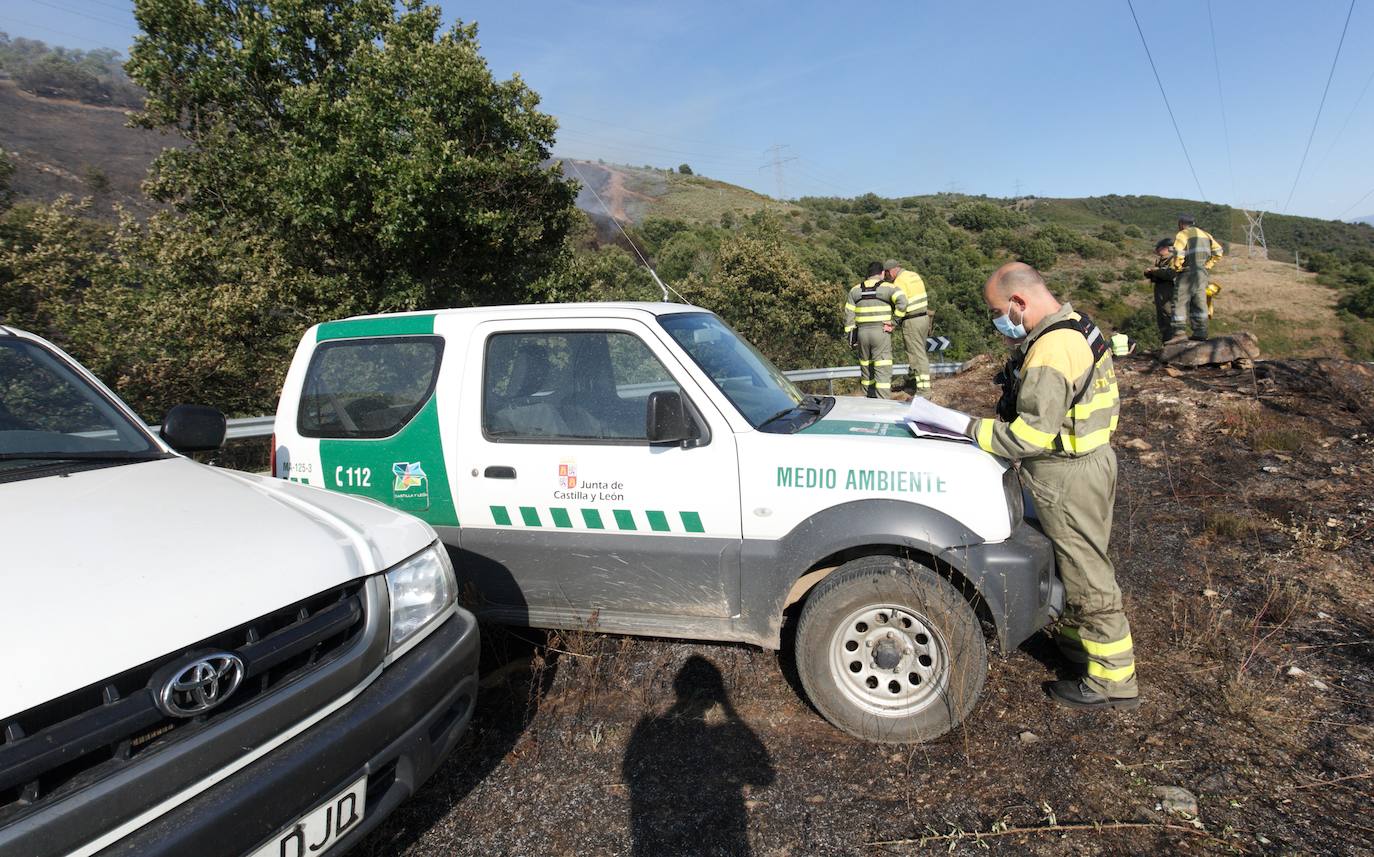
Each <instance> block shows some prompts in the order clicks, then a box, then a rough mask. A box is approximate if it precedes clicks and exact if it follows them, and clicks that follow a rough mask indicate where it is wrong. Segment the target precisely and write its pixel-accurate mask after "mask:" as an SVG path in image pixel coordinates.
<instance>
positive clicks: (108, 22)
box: [31, 0, 129, 27]
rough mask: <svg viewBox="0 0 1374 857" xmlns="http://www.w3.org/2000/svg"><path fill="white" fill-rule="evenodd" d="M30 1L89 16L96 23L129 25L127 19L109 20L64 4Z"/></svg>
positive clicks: (72, 13)
mask: <svg viewBox="0 0 1374 857" xmlns="http://www.w3.org/2000/svg"><path fill="white" fill-rule="evenodd" d="M31 2H33V3H37V4H38V5H39V6H47V7H48V8H49V9H56V10H57V11H59V12H66V13H67V14H68V15H77V16H80V17H82V18H89V19H90V20H92V21H95V22H96V23H98V24H109V25H110V26H112V27H127V26H129V22H128V21H111V20H110V19H109V18H102V17H100V16H99V15H92V14H91V13H89V12H78V11H77V10H75V9H68V8H67V7H65V6H58V5H57V4H56V3H49V2H47V0H31Z"/></svg>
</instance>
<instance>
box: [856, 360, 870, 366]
mask: <svg viewBox="0 0 1374 857" xmlns="http://www.w3.org/2000/svg"><path fill="white" fill-rule="evenodd" d="M859 365H860V366H872V365H873V361H872V360H860V361H859Z"/></svg>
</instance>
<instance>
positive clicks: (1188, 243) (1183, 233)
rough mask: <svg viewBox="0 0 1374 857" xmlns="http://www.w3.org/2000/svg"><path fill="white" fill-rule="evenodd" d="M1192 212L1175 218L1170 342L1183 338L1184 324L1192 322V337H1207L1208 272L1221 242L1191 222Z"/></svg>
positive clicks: (1197, 338)
mask: <svg viewBox="0 0 1374 857" xmlns="http://www.w3.org/2000/svg"><path fill="white" fill-rule="evenodd" d="M1194 223H1195V221H1194V220H1193V217H1192V215H1188V214H1184V215H1181V216H1180V217H1179V218H1178V234H1177V235H1175V236H1174V270H1175V271H1178V272H1179V275H1178V280H1176V281H1175V288H1174V318H1173V335H1172V336H1171V337H1170V338H1169V341H1171V342H1173V341H1176V340H1180V339H1182V338H1183V337H1184V334H1185V332H1186V327H1185V325H1189V324H1191V325H1192V328H1193V339H1196V340H1204V339H1206V338H1207V282H1208V272H1210V271H1211V270H1212V267H1213V266H1214V265H1216V263H1217V260H1218V259H1220V258H1221V244H1219V243H1218V242H1217V239H1215V238H1213V237H1212V236H1211V235H1210V234H1208V233H1207V232H1204V231H1203V230H1201V229H1198V228H1197V226H1195V225H1194Z"/></svg>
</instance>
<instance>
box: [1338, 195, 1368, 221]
mask: <svg viewBox="0 0 1374 857" xmlns="http://www.w3.org/2000/svg"><path fill="white" fill-rule="evenodd" d="M1372 194H1374V187H1372V188H1370V189H1369V190H1367V191H1365V192H1364V196H1362V197H1360V198H1359V199H1357V200H1355V202H1354V204H1353V205H1351V206H1350V207H1349V208H1347V209H1346V210H1345V211H1342V212H1341V213H1340V214H1338V215H1336V219H1337V220H1343V219H1344V218H1345V216H1346V215H1347V214H1349V213H1350V212H1352V211H1354V210H1355V206H1357V205H1359V204H1360V203H1362V202H1364V201H1365V200H1366V199H1369V197H1370V195H1372Z"/></svg>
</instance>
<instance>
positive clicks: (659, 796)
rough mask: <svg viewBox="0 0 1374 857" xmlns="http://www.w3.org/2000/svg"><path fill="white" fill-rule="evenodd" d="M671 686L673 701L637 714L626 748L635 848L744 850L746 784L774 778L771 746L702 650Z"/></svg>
mask: <svg viewBox="0 0 1374 857" xmlns="http://www.w3.org/2000/svg"><path fill="white" fill-rule="evenodd" d="M673 691H674V693H675V694H676V696H677V701H676V702H674V703H673V705H672V707H671V708H669V709H668V710H667V711H665V712H663V713H662V714H658V715H652V716H645V717H644V718H642V719H641V720H640V721H639V723H638V724H637V725H636V726H635V729H634V732H633V733H632V734H631V736H630V740H629V744H628V745H627V746H626V748H625V761H624V764H623V766H622V772H623V774H624V778H625V783H626V785H627V786H628V787H629V791H630V835H631V839H632V843H633V852H632V853H633V854H635V855H637V857H650V855H653V857H672V855H717V854H718V855H732V857H733V855H748V854H750V853H752V852H751V850H750V847H749V814H748V810H747V808H746V807H745V803H744V801H745V796H744V791H743V789H744V787H745V786H749V787H751V788H759V787H763V786H767V785H770V784H771V783H772V782H773V779H774V771H773V764H772V760H771V758H770V757H769V754H768V750H767V748H765V747H764V746H763V742H762V741H760V740H759V737H758V736H757V735H756V734H754V731H753V730H752V729H750V728H749V727H748V726H747V725H746V724H745V723H744V721H743V720H741V719H740V717H739V714H737V713H736V712H735V709H734V707H733V706H731V704H730V697H729V695H728V694H727V693H726V690H725V682H724V679H723V678H722V677H721V674H720V670H719V669H717V668H716V666H715V665H714V664H712V663H711V662H710V661H708V660H706V659H705V658H703V657H702V656H700V655H692V656H691V657H690V658H688V659H687V662H686V663H685V664H683V666H682V668H681V669H680V670H679V671H678V674H677V677H676V678H674V679H673ZM713 709H719V710H718V712H716V713H714V714H713Z"/></svg>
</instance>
